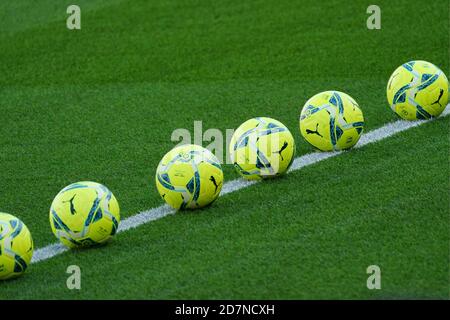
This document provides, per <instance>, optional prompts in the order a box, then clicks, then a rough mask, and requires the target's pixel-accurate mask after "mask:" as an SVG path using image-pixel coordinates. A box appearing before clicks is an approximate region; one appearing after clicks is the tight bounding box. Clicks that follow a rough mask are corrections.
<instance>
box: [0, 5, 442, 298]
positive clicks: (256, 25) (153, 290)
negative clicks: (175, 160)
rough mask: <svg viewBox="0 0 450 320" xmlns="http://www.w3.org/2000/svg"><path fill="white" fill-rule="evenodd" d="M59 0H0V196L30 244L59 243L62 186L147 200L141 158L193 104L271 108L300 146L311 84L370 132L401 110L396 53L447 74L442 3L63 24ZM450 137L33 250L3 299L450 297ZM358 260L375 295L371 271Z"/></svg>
mask: <svg viewBox="0 0 450 320" xmlns="http://www.w3.org/2000/svg"><path fill="white" fill-rule="evenodd" d="M69 4H72V3H71V2H70V1H58V3H57V4H55V3H54V2H53V1H40V2H38V3H37V4H30V3H29V1H14V2H8V3H6V2H5V3H2V4H0V12H1V13H0V21H1V22H0V26H1V29H2V31H3V30H4V32H2V33H1V34H0V43H1V45H0V49H1V50H0V62H1V63H0V74H1V77H0V112H1V116H0V119H1V120H2V121H1V125H0V137H1V139H0V151H1V152H0V211H3V212H8V213H11V214H14V215H17V216H18V217H20V218H21V219H22V220H23V221H24V222H25V223H26V224H27V225H28V227H29V228H30V230H31V232H32V234H33V238H34V241H35V244H36V246H37V247H42V246H45V245H47V244H49V243H52V242H55V241H56V240H55V238H54V236H53V234H52V233H51V230H50V226H49V223H48V209H49V206H50V203H51V201H52V199H53V197H54V196H55V195H56V193H57V192H58V191H59V190H60V189H61V188H62V187H64V186H65V185H67V184H69V183H72V182H75V181H80V180H92V181H97V182H101V183H103V184H105V185H106V186H108V187H109V188H110V189H111V190H112V191H113V192H114V194H115V195H116V197H117V198H118V200H119V203H120V205H121V209H122V211H121V213H122V217H127V216H130V215H133V214H135V213H136V212H138V211H141V210H145V209H149V208H152V207H156V206H158V205H160V204H161V201H162V200H161V199H160V197H159V195H158V194H157V191H156V188H155V186H154V183H153V175H154V171H155V169H156V166H157V164H158V162H159V160H160V158H161V157H162V156H163V155H164V153H165V152H167V151H168V150H169V149H170V148H171V147H173V146H174V145H175V142H172V141H170V136H171V133H172V131H173V130H175V129H176V128H187V129H189V130H191V131H192V130H193V122H194V120H202V121H203V128H204V129H207V128H218V129H220V130H222V131H225V129H226V128H236V127H237V126H238V125H239V124H240V123H241V122H243V121H245V120H247V119H248V118H251V117H254V116H270V117H273V118H275V119H278V120H280V121H281V122H283V123H284V124H286V125H287V126H288V127H289V128H290V129H291V131H292V133H293V134H294V137H295V139H296V143H297V154H304V153H306V152H311V148H310V147H309V146H308V145H307V144H306V142H305V141H304V140H302V138H301V136H300V134H299V131H298V116H299V111H300V109H301V107H302V106H303V104H304V102H305V101H306V100H307V99H308V98H309V97H310V96H312V95H314V94H315V93H317V92H319V91H323V90H329V89H336V90H340V91H344V92H347V93H349V94H350V95H351V96H352V97H354V98H355V99H356V101H358V103H359V104H360V106H361V109H362V110H363V112H364V116H365V120H366V130H371V129H374V128H376V127H380V126H381V125H383V124H384V123H386V122H389V121H393V120H396V119H397V118H396V116H395V114H393V112H392V111H391V110H390V109H389V107H388V105H387V103H386V98H385V86H386V83H387V79H388V78H389V76H390V74H391V72H392V71H393V70H394V69H395V68H396V67H397V66H398V65H400V64H401V63H404V62H406V61H409V60H413V59H423V60H427V61H430V62H433V63H434V64H436V65H438V66H439V67H440V68H441V69H442V70H444V72H446V73H447V75H448V74H449V72H448V71H449V54H448V48H449V31H448V30H449V29H448V25H449V4H448V1H445V0H443V1H433V2H420V1H418V2H413V3H412V2H410V1H395V2H392V1H378V3H377V4H378V5H379V6H380V7H381V10H382V29H381V30H368V29H367V28H366V19H367V17H368V14H367V13H366V8H367V6H368V5H369V4H370V3H368V2H367V1H353V2H345V1H327V2H326V3H321V4H318V3H317V2H316V1H301V2H292V1H287V0H284V1H246V2H241V1H227V2H226V3H220V2H212V1H181V0H176V1H125V0H124V1H78V4H79V5H80V7H81V10H82V29H81V30H76V31H70V30H67V28H66V27H65V17H66V16H67V15H66V13H65V12H66V8H67V6H68V5H69ZM12 16H14V17H15V18H12ZM412 26H413V27H412ZM448 149H449V146H448V120H446V119H441V120H438V121H436V122H433V123H430V124H427V125H424V126H422V127H420V128H416V129H412V130H410V131H409V132H405V133H401V134H399V135H398V136H395V137H392V138H390V139H388V140H385V141H382V142H380V143H377V144H375V145H371V146H367V147H365V148H363V149H360V150H352V151H351V152H349V153H347V154H345V155H342V156H339V157H336V158H333V159H330V160H328V161H325V162H323V163H320V164H317V165H314V166H311V167H308V168H305V169H302V170H301V171H299V172H295V173H293V174H291V175H289V176H287V177H284V178H281V179H278V180H276V181H269V182H267V183H266V182H265V183H263V184H259V185H257V186H253V187H251V188H249V189H246V190H242V191H239V192H237V193H233V194H230V195H227V196H226V197H223V198H220V199H219V200H218V201H217V202H216V203H215V204H214V205H213V206H212V207H210V208H208V209H205V210H201V211H199V212H198V213H189V214H179V215H175V216H171V217H167V218H165V219H162V220H159V221H156V222H152V223H151V224H148V225H145V226H142V227H139V228H138V229H135V230H132V231H129V232H126V233H123V234H119V235H117V237H116V239H115V240H114V241H113V242H112V243H111V244H110V245H108V246H106V247H103V248H100V249H96V250H87V251H82V252H76V253H67V254H64V255H62V256H60V257H57V258H54V259H51V260H48V261H45V262H41V263H39V264H36V265H32V266H31V267H30V269H29V272H27V274H26V275H25V276H24V277H22V278H19V279H16V280H13V281H9V282H2V283H0V298H1V299H7V298H9V299H14V298H157V299H159V298H383V297H386V298H402V297H411V298H415V297H439V298H448V292H449V278H448V271H449V270H448V268H449V262H448V252H449V250H448V249H449V248H448V246H449V227H450V225H449V206H448V203H449V199H448V190H449V181H448V176H449V172H448ZM224 173H225V179H226V180H231V179H234V178H236V177H237V174H236V173H235V172H234V171H233V168H232V167H231V166H228V165H225V166H224ZM70 264H78V265H80V266H81V268H82V272H83V278H82V279H83V280H82V281H83V284H82V287H83V288H82V290H81V291H80V292H74V291H69V290H68V289H67V288H66V287H65V279H66V278H67V274H66V273H65V269H66V268H67V266H68V265H70ZM370 264H378V265H380V267H381V268H382V274H383V278H382V279H383V280H382V281H383V289H382V290H380V291H369V290H367V288H366V287H365V280H366V278H367V275H366V273H365V268H366V267H367V266H368V265H370Z"/></svg>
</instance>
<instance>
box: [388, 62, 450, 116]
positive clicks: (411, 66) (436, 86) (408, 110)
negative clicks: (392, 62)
mask: <svg viewBox="0 0 450 320" xmlns="http://www.w3.org/2000/svg"><path fill="white" fill-rule="evenodd" d="M448 91H449V85H448V79H447V77H446V76H445V74H444V73H443V72H442V71H441V70H440V69H439V68H438V67H436V66H435V65H433V64H432V63H429V62H426V61H419V60H418V61H410V62H407V63H405V64H403V65H401V66H400V67H398V68H397V69H396V70H395V71H394V73H393V74H392V75H391V78H390V79H389V82H388V84H387V88H386V92H387V99H388V102H389V105H390V106H391V109H392V110H393V111H394V112H395V113H396V114H398V115H399V116H400V117H401V118H403V119H406V120H417V119H430V118H432V117H437V116H439V115H440V114H441V113H442V111H444V109H445V107H446V106H447V104H448Z"/></svg>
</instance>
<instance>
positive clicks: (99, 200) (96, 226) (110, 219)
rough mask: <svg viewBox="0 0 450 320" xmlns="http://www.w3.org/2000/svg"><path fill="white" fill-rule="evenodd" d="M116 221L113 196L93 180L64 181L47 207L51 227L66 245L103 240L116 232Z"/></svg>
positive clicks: (100, 241) (115, 202)
mask: <svg viewBox="0 0 450 320" xmlns="http://www.w3.org/2000/svg"><path fill="white" fill-rule="evenodd" d="M119 223H120V209H119V204H118V202H117V200H116V198H115V197H114V195H113V194H112V192H111V191H109V190H108V188H106V187H105V186H104V185H101V184H99V183H96V182H89V181H82V182H76V183H73V184H71V185H68V186H67V187H65V188H64V189H62V190H61V191H60V192H59V193H58V194H57V195H56V197H55V199H54V200H53V203H52V206H51V208H50V226H51V228H52V231H53V233H54V234H55V236H56V238H58V239H59V240H60V241H61V242H62V243H63V244H64V245H66V246H67V247H69V248H76V247H89V246H94V245H99V244H102V243H105V242H106V241H108V240H109V239H110V238H111V237H112V236H114V235H115V234H116V232H117V229H118V227H119Z"/></svg>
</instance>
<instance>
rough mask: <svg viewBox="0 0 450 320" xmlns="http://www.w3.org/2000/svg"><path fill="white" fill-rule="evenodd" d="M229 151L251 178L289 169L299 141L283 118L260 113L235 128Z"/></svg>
mask: <svg viewBox="0 0 450 320" xmlns="http://www.w3.org/2000/svg"><path fill="white" fill-rule="evenodd" d="M229 152H230V157H231V161H232V162H233V164H234V167H235V168H236V170H237V172H238V173H239V174H240V175H241V176H242V177H244V178H245V179H248V180H258V179H264V178H273V177H276V176H278V175H281V174H283V173H285V172H286V171H287V170H288V168H289V167H290V165H291V164H292V161H293V160H294V155H295V141H294V137H293V136H292V134H291V132H290V131H289V129H288V128H287V127H286V126H285V125H284V124H282V123H281V122H280V121H277V120H275V119H271V118H267V117H257V118H253V119H250V120H247V121H245V122H244V123H243V124H241V125H240V126H239V128H237V129H236V131H235V132H234V134H233V136H232V138H231V141H230V145H229Z"/></svg>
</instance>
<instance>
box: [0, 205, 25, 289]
mask: <svg viewBox="0 0 450 320" xmlns="http://www.w3.org/2000/svg"><path fill="white" fill-rule="evenodd" d="M32 257H33V239H32V238H31V233H30V231H29V230H28V228H27V226H26V225H25V224H24V223H23V222H22V221H20V220H19V219H18V218H16V217H14V216H12V215H10V214H7V213H1V212H0V280H6V279H10V278H14V277H17V276H20V275H21V274H23V273H24V272H25V270H26V269H27V267H28V265H29V264H30V262H31V258H32Z"/></svg>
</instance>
